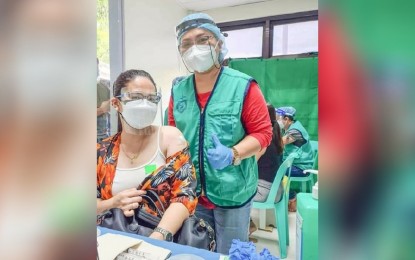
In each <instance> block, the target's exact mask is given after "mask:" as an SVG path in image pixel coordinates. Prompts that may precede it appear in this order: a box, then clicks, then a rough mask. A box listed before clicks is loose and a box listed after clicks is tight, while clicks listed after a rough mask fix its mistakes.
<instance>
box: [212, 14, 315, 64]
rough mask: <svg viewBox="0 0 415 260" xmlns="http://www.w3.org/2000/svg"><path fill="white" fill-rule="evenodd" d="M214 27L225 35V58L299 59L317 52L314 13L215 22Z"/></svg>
mask: <svg viewBox="0 0 415 260" xmlns="http://www.w3.org/2000/svg"><path fill="white" fill-rule="evenodd" d="M218 26H219V28H220V29H221V31H222V32H226V33H227V34H228V37H227V38H226V45H227V47H228V49H229V53H228V55H227V56H226V57H225V58H252V57H262V58H270V57H273V56H282V55H290V56H296V57H301V56H310V53H311V55H313V53H316V52H318V11H309V12H301V13H294V14H285V15H277V16H270V17H263V18H255V19H249V20H242V21H234V22H226V23H218ZM242 43H243V44H242Z"/></svg>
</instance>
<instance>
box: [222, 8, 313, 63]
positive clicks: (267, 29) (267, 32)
mask: <svg viewBox="0 0 415 260" xmlns="http://www.w3.org/2000/svg"><path fill="white" fill-rule="evenodd" d="M309 21H318V10H313V11H306V12H298V13H291V14H282V15H275V16H267V17H261V18H254V19H247V20H239V21H231V22H223V23H217V26H218V27H219V28H220V30H221V31H233V30H240V29H247V28H253V27H261V26H262V28H263V34H262V57H257V58H283V57H284V58H300V57H315V56H318V52H309V53H299V54H288V55H277V56H273V55H272V52H273V49H272V47H273V40H274V26H275V25H283V24H291V23H300V22H309ZM231 58H232V57H231ZM227 63H228V59H226V60H225V65H227Z"/></svg>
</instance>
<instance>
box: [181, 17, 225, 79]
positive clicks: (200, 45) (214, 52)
mask: <svg viewBox="0 0 415 260" xmlns="http://www.w3.org/2000/svg"><path fill="white" fill-rule="evenodd" d="M210 26H212V28H216V30H218V31H219V29H218V27H217V25H216V24H215V23H214V22H213V21H212V20H210V19H205V18H200V19H192V20H189V21H185V22H182V23H181V24H179V25H178V26H176V30H175V34H176V46H177V50H178V54H179V56H180V59H181V60H182V62H183V64H184V66H185V67H186V69H187V71H188V72H191V73H192V72H194V71H195V70H196V71H199V70H197V69H195V66H194V65H195V64H189V63H192V62H189V56H192V54H190V52H194V55H197V56H200V59H201V58H202V57H201V56H202V55H205V56H206V55H207V56H209V57H210V60H211V61H212V62H213V64H212V66H213V65H214V66H215V67H216V68H220V66H221V63H222V62H223V57H224V55H225V54H226V53H227V49H226V48H225V42H224V40H223V38H224V35H220V37H219V38H217V37H218V36H217V35H216V34H217V33H214V32H212V31H211V30H209V28H207V27H210ZM195 28H200V29H203V30H206V31H208V32H209V33H208V34H206V35H200V36H198V37H197V38H195V39H192V40H189V39H184V40H183V39H182V36H183V35H184V34H185V33H186V32H188V31H189V30H192V29H195ZM210 34H214V35H215V36H213V35H210ZM225 36H226V35H225ZM215 41H216V43H215ZM218 48H220V50H219V51H218ZM208 53H209V55H208ZM194 55H193V56H194ZM195 58H196V57H195ZM186 60H187V62H186ZM195 62H201V61H200V60H199V61H197V58H196V59H195ZM192 65H193V66H192ZM199 67H200V66H199ZM201 67H202V68H204V67H206V66H203V65H202V66H201ZM199 72H200V71H199Z"/></svg>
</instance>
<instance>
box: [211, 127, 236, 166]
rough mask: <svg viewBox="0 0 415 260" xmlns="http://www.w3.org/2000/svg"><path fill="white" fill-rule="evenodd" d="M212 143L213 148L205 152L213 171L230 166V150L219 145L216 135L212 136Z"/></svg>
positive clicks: (231, 156) (231, 157)
mask: <svg viewBox="0 0 415 260" xmlns="http://www.w3.org/2000/svg"><path fill="white" fill-rule="evenodd" d="M212 141H213V145H214V147H215V148H213V149H209V150H208V151H207V158H208V161H209V163H210V165H212V167H213V168H214V169H215V170H222V169H223V168H225V167H227V166H229V165H231V164H232V161H233V152H232V149H231V148H228V147H226V146H224V145H223V144H221V143H220V141H219V139H218V137H217V136H216V134H213V135H212Z"/></svg>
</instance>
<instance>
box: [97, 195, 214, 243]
mask: <svg viewBox="0 0 415 260" xmlns="http://www.w3.org/2000/svg"><path fill="white" fill-rule="evenodd" d="M142 198H143V200H144V201H145V202H147V204H148V205H149V207H152V208H154V209H155V210H156V211H157V213H158V215H159V216H161V217H163V214H164V212H165V209H164V207H163V203H162V202H161V200H160V198H159V197H158V195H157V193H156V192H155V191H153V190H147V194H145V195H142ZM157 202H158V203H157ZM140 205H142V204H140ZM160 220H161V218H160V217H157V216H154V215H152V214H149V213H147V212H146V211H145V210H144V209H143V208H142V207H139V208H137V209H135V210H134V216H132V217H126V216H125V215H124V213H123V211H122V210H121V209H118V208H115V209H110V210H109V211H107V212H104V213H103V214H101V216H100V220H99V221H97V222H98V224H99V225H100V226H102V227H106V228H110V229H115V230H119V231H123V232H127V233H133V234H138V235H142V236H146V237H148V236H150V235H151V233H153V229H154V228H155V227H157V225H158V224H159V223H160ZM174 242H176V243H178V244H182V245H188V246H192V247H196V248H201V249H206V250H210V251H214V250H215V247H216V241H215V231H214V230H213V228H212V227H211V226H210V225H209V223H207V222H206V221H204V220H203V219H199V218H198V217H196V216H194V215H192V216H190V217H189V218H188V219H186V220H185V221H184V222H183V225H182V227H181V229H180V230H179V231H177V233H176V235H175V236H174Z"/></svg>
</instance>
